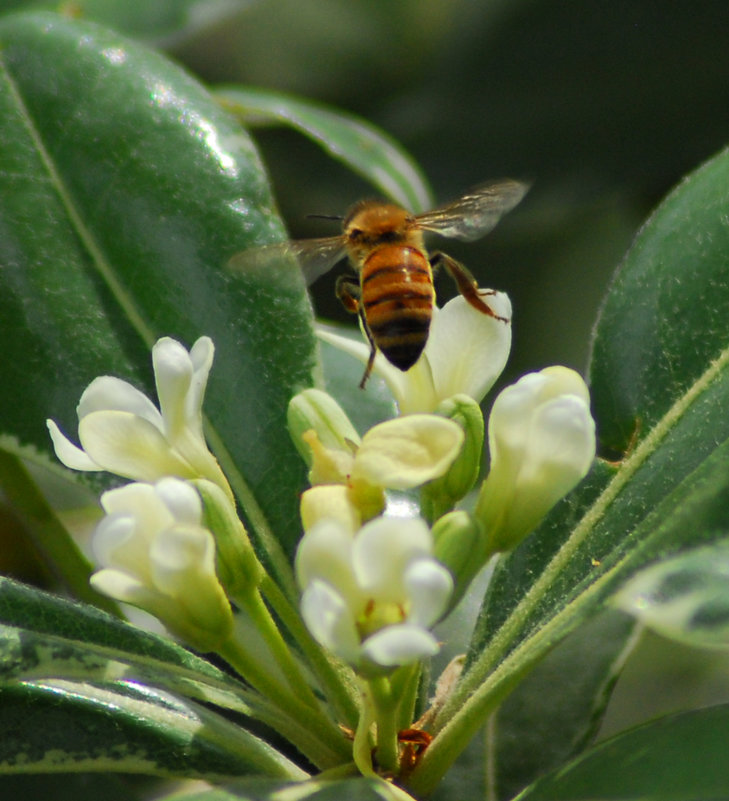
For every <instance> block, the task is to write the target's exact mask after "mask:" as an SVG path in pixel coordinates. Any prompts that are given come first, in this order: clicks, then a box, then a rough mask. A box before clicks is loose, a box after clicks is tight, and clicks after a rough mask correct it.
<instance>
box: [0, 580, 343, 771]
mask: <svg viewBox="0 0 729 801" xmlns="http://www.w3.org/2000/svg"><path fill="white" fill-rule="evenodd" d="M0 621H3V622H5V623H6V625H4V626H0V654H1V655H2V660H1V661H0V683H2V684H3V685H10V686H12V685H13V684H14V683H15V682H19V681H23V682H27V681H34V682H43V681H46V680H56V679H58V680H65V681H70V682H83V683H93V684H94V685H95V686H97V687H100V688H103V689H107V690H109V691H110V692H119V687H120V686H121V685H123V686H124V687H126V686H127V685H131V686H137V685H143V686H149V687H154V688H157V689H160V690H164V691H166V692H171V693H174V694H175V695H176V696H183V697H186V698H189V699H192V700H194V701H200V702H204V703H205V704H208V705H210V704H213V705H215V706H218V707H221V708H223V709H226V710H230V711H232V712H235V713H237V714H238V715H239V716H244V717H243V718H242V723H241V725H243V726H246V725H248V724H247V722H246V721H247V720H250V719H251V718H253V719H255V720H257V721H259V722H260V723H263V724H265V725H266V726H268V727H269V728H270V729H273V730H275V731H276V732H278V733H279V734H280V735H283V736H284V737H286V738H287V739H288V740H289V741H290V742H292V743H294V744H296V745H297V746H298V747H299V750H301V752H302V753H304V754H306V755H307V756H308V755H310V754H311V755H313V756H312V758H313V759H319V758H329V759H331V753H330V752H329V751H327V749H326V748H324V747H321V748H320V747H319V746H318V745H317V744H316V743H312V738H311V734H310V727H309V725H308V721H306V720H297V719H296V718H295V717H294V716H292V715H289V714H286V710H285V709H282V708H280V707H279V706H277V705H276V703H275V702H273V701H272V700H268V699H264V698H263V697H261V696H260V695H259V694H257V693H255V692H253V691H252V690H250V689H249V688H248V687H247V686H246V685H243V684H242V683H241V682H240V681H238V680H237V679H235V678H234V677H233V676H231V675H229V674H227V673H224V672H222V671H221V670H219V669H218V668H216V667H214V666H213V665H212V664H210V663H209V662H207V661H205V660H204V659H201V658H199V657H196V656H194V655H193V654H191V653H189V652H188V651H186V650H185V649H183V648H181V647H179V646H176V645H175V644H174V643H172V642H170V641H169V640H166V639H164V638H162V637H158V636H156V635H152V634H149V633H147V632H144V631H141V630H139V629H136V628H135V627H133V626H129V625H127V624H125V623H123V622H121V621H119V620H118V619H115V618H111V617H109V616H108V615H106V614H104V613H101V612H99V610H97V609H95V608H93V607H89V606H85V605H82V604H72V603H69V602H67V601H63V600H61V599H59V598H56V597H54V596H52V595H48V594H46V593H42V592H40V591H39V590H34V589H33V588H30V587H25V586H23V585H21V584H18V583H15V582H12V581H10V580H9V579H3V580H0ZM210 725H211V726H212V725H213V724H212V723H211V724H210ZM256 728H257V731H259V730H260V726H259V725H258V724H256ZM221 736H222V734H221ZM322 754H324V757H322Z"/></svg>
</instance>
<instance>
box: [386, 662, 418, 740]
mask: <svg viewBox="0 0 729 801" xmlns="http://www.w3.org/2000/svg"><path fill="white" fill-rule="evenodd" d="M421 670H422V665H421V663H420V662H414V663H413V664H412V665H405V666H403V667H401V668H399V669H398V670H397V671H396V672H395V673H394V674H393V675H392V676H391V677H390V687H391V691H392V695H393V698H397V699H398V707H397V708H398V715H397V729H398V731H400V729H408V728H410V726H411V725H412V723H413V720H414V719H415V703H416V701H417V697H418V688H419V684H420V675H421Z"/></svg>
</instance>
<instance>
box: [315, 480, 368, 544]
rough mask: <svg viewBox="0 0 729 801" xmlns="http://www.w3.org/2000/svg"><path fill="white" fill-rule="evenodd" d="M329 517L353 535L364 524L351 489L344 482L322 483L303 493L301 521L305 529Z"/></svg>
mask: <svg viewBox="0 0 729 801" xmlns="http://www.w3.org/2000/svg"><path fill="white" fill-rule="evenodd" d="M327 518H329V519H332V520H336V521H337V522H338V523H340V524H341V525H342V526H344V527H345V528H346V529H347V531H349V533H350V534H351V535H352V536H354V532H355V531H357V529H358V528H359V527H360V526H361V525H362V520H361V517H360V514H359V512H358V510H357V508H356V507H355V506H354V505H353V504H352V503H351V501H350V500H349V489H348V488H347V487H346V486H345V485H344V484H320V485H318V486H316V487H311V489H308V490H306V491H305V492H304V493H303V494H302V496H301V523H302V525H303V526H304V531H309V529H311V528H313V527H314V526H315V525H316V523H318V522H319V521H321V520H326V519H327Z"/></svg>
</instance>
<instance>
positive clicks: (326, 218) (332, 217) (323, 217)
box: [306, 214, 344, 222]
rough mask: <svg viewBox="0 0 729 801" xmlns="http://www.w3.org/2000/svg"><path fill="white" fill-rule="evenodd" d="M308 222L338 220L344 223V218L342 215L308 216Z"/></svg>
mask: <svg viewBox="0 0 729 801" xmlns="http://www.w3.org/2000/svg"><path fill="white" fill-rule="evenodd" d="M306 218H307V219H308V220H338V221H339V222H342V221H343V220H344V217H342V215H341V214H307V215H306Z"/></svg>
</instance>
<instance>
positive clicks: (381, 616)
mask: <svg viewBox="0 0 729 801" xmlns="http://www.w3.org/2000/svg"><path fill="white" fill-rule="evenodd" d="M432 550H433V541H432V536H431V534H430V531H429V529H428V527H427V526H426V525H425V523H424V522H423V521H422V520H420V519H397V518H385V517H379V518H377V519H375V520H373V521H372V522H370V523H368V524H367V525H365V526H364V527H363V528H361V529H360V530H359V531H358V532H357V533H356V534H355V535H354V536H353V535H352V533H351V531H349V529H348V528H347V527H346V526H343V525H341V524H340V523H339V522H338V521H335V520H323V521H320V522H319V523H317V525H316V526H314V528H312V529H311V530H310V531H308V532H307V533H306V534H305V535H304V538H303V539H302V541H301V544H300V545H299V549H298V552H297V554H296V575H297V578H298V581H299V584H300V586H301V587H302V588H303V595H302V598H301V613H302V616H303V618H304V621H305V622H306V625H307V626H308V628H309V630H310V631H311V633H312V635H313V636H314V637H315V638H316V639H317V640H318V641H319V642H320V643H321V644H322V645H324V646H325V647H326V648H329V649H330V650H331V651H333V652H334V653H335V654H337V655H338V656H340V657H341V658H342V659H344V660H345V661H347V662H349V663H350V664H351V665H353V666H355V667H357V668H359V669H360V670H364V671H365V672H367V671H368V669H369V670H373V669H375V670H377V669H379V668H383V667H384V668H393V667H396V666H398V665H403V664H408V663H410V662H414V661H416V660H418V659H422V658H424V657H426V656H431V655H433V654H435V653H436V652H437V651H438V641H437V640H436V638H435V637H434V636H433V634H432V633H431V632H430V631H429V628H430V627H431V626H432V625H433V624H434V623H436V621H437V620H438V619H439V617H440V616H441V615H442V614H443V612H444V611H445V609H446V607H447V604H448V599H449V597H450V594H451V592H452V589H453V580H452V578H451V575H450V573H449V572H448V571H447V570H446V569H445V568H444V567H443V566H442V565H441V564H440V563H439V562H437V561H436V560H435V559H434V558H433V556H432ZM373 666H379V668H376V667H375V668H373Z"/></svg>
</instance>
